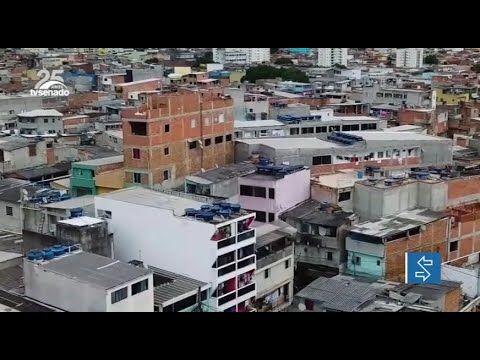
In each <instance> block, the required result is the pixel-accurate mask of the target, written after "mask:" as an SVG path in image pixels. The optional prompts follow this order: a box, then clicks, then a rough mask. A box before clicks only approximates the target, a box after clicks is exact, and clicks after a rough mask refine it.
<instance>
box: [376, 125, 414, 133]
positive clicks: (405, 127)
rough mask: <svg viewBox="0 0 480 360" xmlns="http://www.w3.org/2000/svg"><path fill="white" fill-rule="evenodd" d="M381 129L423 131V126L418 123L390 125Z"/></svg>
mask: <svg viewBox="0 0 480 360" xmlns="http://www.w3.org/2000/svg"><path fill="white" fill-rule="evenodd" d="M383 131H388V132H398V131H407V132H409V131H410V132H418V131H423V127H421V126H418V125H400V126H392V127H389V128H386V129H384V130H383Z"/></svg>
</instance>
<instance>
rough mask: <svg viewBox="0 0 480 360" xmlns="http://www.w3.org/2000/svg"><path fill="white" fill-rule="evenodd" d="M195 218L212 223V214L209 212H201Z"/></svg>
mask: <svg viewBox="0 0 480 360" xmlns="http://www.w3.org/2000/svg"><path fill="white" fill-rule="evenodd" d="M197 216H198V217H201V218H202V219H203V220H205V221H212V220H213V216H214V214H213V213H212V212H210V211H202V212H201V213H199V214H198V215H197Z"/></svg>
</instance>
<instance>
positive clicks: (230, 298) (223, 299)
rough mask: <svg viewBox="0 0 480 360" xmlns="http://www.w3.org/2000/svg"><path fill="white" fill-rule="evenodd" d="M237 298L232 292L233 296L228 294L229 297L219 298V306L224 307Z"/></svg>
mask: <svg viewBox="0 0 480 360" xmlns="http://www.w3.org/2000/svg"><path fill="white" fill-rule="evenodd" d="M236 297H237V296H236V294H235V291H234V292H232V293H231V294H228V295H225V296H222V297H220V298H218V305H223V304H225V303H227V302H229V301H232V300H233V299H235V298H236Z"/></svg>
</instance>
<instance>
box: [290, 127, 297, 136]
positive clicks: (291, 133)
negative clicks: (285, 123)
mask: <svg viewBox="0 0 480 360" xmlns="http://www.w3.org/2000/svg"><path fill="white" fill-rule="evenodd" d="M290 135H298V128H292V129H290Z"/></svg>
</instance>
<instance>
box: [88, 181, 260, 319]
mask: <svg viewBox="0 0 480 360" xmlns="http://www.w3.org/2000/svg"><path fill="white" fill-rule="evenodd" d="M95 210H96V212H97V216H99V217H103V218H105V219H106V220H107V221H108V223H109V230H110V232H112V233H113V242H114V250H115V257H116V258H118V259H119V260H122V261H131V260H139V261H142V262H143V263H144V264H145V265H147V266H154V267H157V268H161V269H165V270H167V271H171V272H174V273H177V274H182V275H185V276H189V277H191V278H194V279H197V280H199V281H203V282H205V283H209V284H211V287H212V290H213V291H212V296H211V300H210V305H209V306H210V307H211V309H212V311H224V312H245V311H251V310H252V309H253V308H252V307H251V304H252V303H253V301H254V300H255V296H256V286H255V281H254V272H255V269H256V256H255V242H256V232H255V229H254V228H252V227H251V224H252V223H253V221H254V219H255V213H253V212H247V211H244V210H240V206H239V205H230V206H229V205H228V204H223V205H218V204H217V205H215V206H213V205H208V204H205V203H202V202H198V201H194V200H191V199H189V198H180V197H177V196H172V195H167V194H164V193H161V192H157V191H153V190H148V189H144V188H139V187H134V188H128V189H122V190H119V191H115V192H111V193H108V194H102V195H99V196H96V197H95ZM132 214H135V216H134V217H132Z"/></svg>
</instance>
